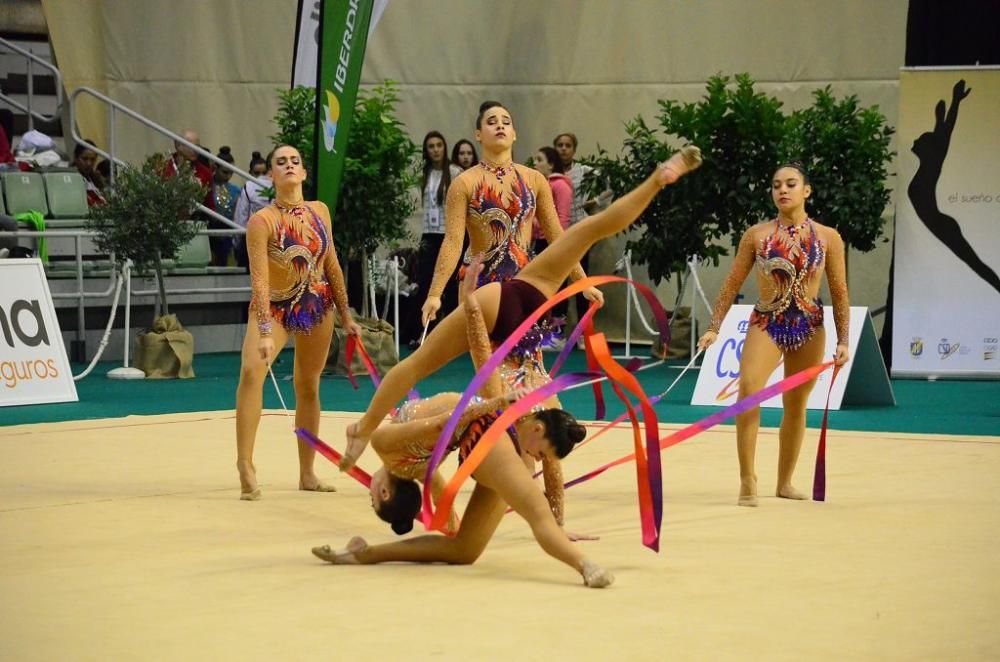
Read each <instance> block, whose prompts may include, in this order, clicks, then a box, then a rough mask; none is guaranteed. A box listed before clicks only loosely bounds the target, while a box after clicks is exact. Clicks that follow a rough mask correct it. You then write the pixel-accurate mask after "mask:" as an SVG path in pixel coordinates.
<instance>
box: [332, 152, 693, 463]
mask: <svg viewBox="0 0 1000 662" xmlns="http://www.w3.org/2000/svg"><path fill="white" fill-rule="evenodd" d="M699 165H701V152H700V151H699V150H698V148H697V147H694V146H693V145H692V146H688V147H685V148H683V149H682V150H681V151H680V152H677V153H676V154H674V155H673V156H672V157H671V158H670V159H669V160H668V161H666V162H664V163H663V164H661V165H660V166H659V167H657V169H656V170H655V171H654V172H653V173H652V174H651V175H650V176H649V177H648V178H647V179H646V180H645V181H644V182H643V183H642V184H640V185H639V186H637V187H636V188H635V189H633V190H632V191H630V192H629V193H628V194H627V195H625V196H623V197H621V198H620V199H618V200H617V201H615V202H614V204H612V205H611V206H610V207H608V208H607V209H605V210H604V211H602V212H600V213H598V214H595V215H593V216H589V217H587V218H586V219H585V220H583V221H581V222H580V223H577V224H576V225H574V226H572V227H571V228H569V229H568V230H567V231H566V232H564V233H563V235H562V236H561V237H560V238H559V239H558V240H557V241H555V242H553V243H552V244H551V245H550V246H549V247H548V248H546V249H545V250H544V251H542V252H541V253H540V254H539V255H538V256H537V257H535V259H533V260H532V261H531V262H529V263H528V264H527V265H526V266H525V267H524V268H523V269H521V271H520V272H518V274H517V275H516V276H515V277H514V278H513V279H512V280H509V281H507V282H503V283H488V284H487V285H484V286H483V287H480V288H479V289H477V290H476V291H475V293H474V294H472V296H475V298H476V299H477V304H478V305H479V306H480V307H481V308H482V311H483V318H484V321H485V324H486V329H487V331H488V333H489V338H490V340H491V341H492V342H502V341H503V340H505V339H506V338H507V337H508V336H509V335H510V334H511V333H512V332H513V331H514V330H515V329H516V328H517V327H518V325H519V324H520V323H521V322H522V321H524V319H525V318H526V317H528V316H529V315H530V314H531V313H532V312H533V311H534V310H535V309H537V308H538V307H539V306H541V305H542V304H543V303H545V301H546V300H547V299H550V298H552V297H553V296H555V294H556V293H557V291H558V290H559V288H560V287H561V286H562V283H563V281H564V280H566V277H567V276H568V275H569V273H570V271H571V270H572V269H573V268H574V267H576V265H577V263H578V262H579V260H580V256H581V255H583V254H584V253H585V252H586V251H587V250H589V249H590V247H591V246H593V245H594V244H595V243H597V242H598V241H600V240H601V239H604V238H605V237H609V236H611V235H613V234H615V233H617V232H621V231H622V230H624V229H625V228H627V227H628V226H629V225H631V224H632V222H634V221H635V219H637V218H638V217H639V215H640V214H641V213H642V211H643V210H644V209H645V208H646V207H647V206H648V205H649V203H650V202H651V201H652V200H653V198H654V197H655V196H656V194H657V193H659V191H660V189H662V188H663V187H664V186H666V185H668V184H672V183H674V182H675V181H677V180H678V179H679V178H680V177H681V176H683V175H684V174H686V173H687V172H689V171H691V170H693V169H695V168H697V167H698V166H699ZM463 305H464V304H460V305H459V307H458V308H457V309H456V310H455V311H453V312H452V313H451V314H449V315H448V316H447V317H446V318H444V319H443V320H442V321H441V322H440V323H439V324H438V325H437V326H436V327H435V328H434V330H433V331H432V332H431V333H430V334H429V335H428V336H427V339H426V340H425V341H424V343H423V344H422V345H421V346H420V347H419V348H418V349H417V350H416V351H415V352H413V354H411V355H410V356H408V357H407V358H406V359H404V360H403V361H401V362H400V363H398V364H396V365H395V366H393V368H392V369H391V370H389V372H388V373H386V375H385V378H384V379H383V380H382V383H381V384H380V385H379V387H378V389H377V390H376V391H375V395H374V397H373V398H372V401H371V403H370V404H369V406H368V410H367V411H366V412H365V414H364V416H362V418H361V420H360V421H358V422H357V423H354V424H351V425H350V426H348V428H347V442H348V443H347V448H346V452H345V454H344V461H343V463H342V465H341V469H347V468H349V467H350V466H352V465H353V463H354V462H356V461H357V459H358V457H359V456H360V455H361V453H362V452H363V451H364V448H365V446H366V445H367V443H368V439H369V437H370V436H371V434H372V432H374V431H375V428H377V427H378V426H379V424H380V423H382V421H383V419H384V418H385V417H386V415H387V414H388V413H389V411H390V410H391V409H392V408H393V406H394V405H395V404H396V403H397V402H399V401H400V400H402V399H403V397H405V395H406V393H407V392H408V391H409V390H410V389H411V388H412V387H413V386H414V385H415V384H416V383H417V382H418V381H420V380H421V379H423V378H424V377H426V376H427V375H429V374H431V373H433V372H434V371H436V370H437V369H439V368H440V367H441V366H443V365H445V364H446V363H448V362H449V361H451V360H452V359H454V358H456V357H457V356H460V355H461V354H464V353H465V352H467V351H468V350H469V342H468V338H467V336H466V315H465V311H464V310H462V306H463Z"/></svg>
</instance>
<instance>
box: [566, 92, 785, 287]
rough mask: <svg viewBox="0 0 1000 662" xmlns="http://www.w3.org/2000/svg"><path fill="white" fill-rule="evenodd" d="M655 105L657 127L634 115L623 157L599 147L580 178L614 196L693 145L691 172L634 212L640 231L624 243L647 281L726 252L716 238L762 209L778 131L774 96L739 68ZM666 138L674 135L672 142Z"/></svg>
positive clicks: (734, 232)
mask: <svg viewBox="0 0 1000 662" xmlns="http://www.w3.org/2000/svg"><path fill="white" fill-rule="evenodd" d="M659 104H660V114H659V117H658V120H659V125H660V128H658V129H653V128H650V127H649V125H648V124H647V123H646V121H645V120H644V119H643V118H642V117H637V118H635V119H634V120H632V121H631V122H628V123H627V124H626V125H625V128H626V132H627V133H628V138H626V140H625V144H624V148H623V152H624V155H623V156H619V157H611V156H609V155H608V153H607V152H605V151H604V150H603V149H601V150H599V153H598V157H597V158H595V159H589V160H587V161H585V162H587V163H588V164H589V165H592V166H594V168H595V172H594V173H592V175H591V177H589V178H588V181H586V182H585V186H587V187H588V192H589V193H591V194H593V193H596V192H598V191H599V190H600V189H602V188H604V187H605V186H610V187H611V190H612V191H613V192H614V193H615V195H616V196H617V195H622V194H624V193H625V192H626V191H628V190H629V189H631V188H632V187H634V186H636V185H637V184H638V183H639V182H640V181H642V179H644V178H645V176H646V175H647V174H648V173H649V172H650V171H651V170H652V169H653V168H654V167H655V166H656V164H658V163H660V162H661V161H663V160H665V159H666V158H668V157H669V155H670V154H671V153H672V152H674V151H676V149H677V148H679V147H680V146H681V145H682V144H684V143H693V144H695V145H697V146H698V147H699V148H701V151H702V156H703V157H704V164H703V165H702V167H701V169H699V171H698V174H697V175H696V176H694V177H685V178H683V179H682V180H680V182H678V184H677V185H676V186H671V187H670V188H669V189H668V190H667V191H665V192H664V194H662V195H660V196H657V198H656V199H655V200H654V201H653V203H652V204H651V205H650V206H649V208H647V210H646V211H645V212H644V213H643V214H642V216H640V217H639V221H638V223H637V225H638V226H640V227H643V228H644V229H645V232H644V233H643V234H642V235H641V236H640V237H639V238H638V239H635V240H630V241H629V242H628V245H627V246H628V248H629V249H630V250H631V251H632V255H633V256H634V257H635V259H636V261H637V262H638V263H639V264H646V265H647V266H648V269H649V275H650V278H652V279H653V281H654V282H660V281H662V280H669V279H670V276H671V275H672V274H673V273H677V272H681V271H683V270H684V269H685V268H686V265H687V260H688V258H689V257H690V256H692V255H694V256H697V257H698V258H700V259H710V260H712V262H713V263H714V264H716V265H717V264H718V263H719V258H720V257H721V256H723V255H727V254H728V250H727V249H726V247H725V246H722V245H719V243H718V240H720V239H722V238H723V237H726V236H731V237H733V241H734V242H738V241H739V237H740V235H741V234H742V232H743V230H744V229H745V228H746V227H747V226H748V225H751V224H753V223H755V222H756V221H757V220H759V219H760V218H763V217H764V216H766V215H767V214H768V213H769V211H768V205H769V204H770V197H769V196H768V195H767V194H766V191H768V190H769V188H770V181H771V174H772V173H771V169H772V168H773V167H774V164H775V163H776V162H777V161H778V158H779V154H780V153H781V151H780V147H781V138H782V134H783V132H784V130H785V117H784V115H783V114H782V113H781V102H780V101H778V100H777V99H775V98H773V97H769V96H766V95H764V94H762V93H759V92H757V91H756V90H755V89H754V81H753V79H752V78H750V76H749V75H747V74H739V75H737V76H736V77H735V79H731V78H730V77H728V76H721V75H719V76H713V77H712V78H710V79H709V80H708V83H707V85H706V94H705V96H704V98H702V100H701V101H698V102H697V103H683V104H682V103H678V102H676V101H670V100H666V101H664V100H661V101H660V102H659ZM667 136H673V137H674V144H671V143H669V142H668V141H667V140H666V137H667ZM734 245H735V244H734Z"/></svg>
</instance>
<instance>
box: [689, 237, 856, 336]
mask: <svg viewBox="0 0 1000 662" xmlns="http://www.w3.org/2000/svg"><path fill="white" fill-rule="evenodd" d="M755 266H756V272H757V285H758V288H759V290H760V299H759V300H758V301H757V303H756V305H755V306H754V309H753V313H752V314H751V316H750V323H751V324H753V325H755V326H757V327H758V328H760V329H761V330H763V331H765V332H766V333H767V335H768V336H770V338H771V340H772V341H774V344H776V345H777V346H778V347H779V348H781V350H782V351H793V350H795V349H798V348H799V347H801V346H802V345H804V344H805V343H806V342H808V341H809V340H810V339H811V338H812V337H813V335H814V334H815V333H816V329H818V328H821V327H822V326H823V302H822V301H821V300H820V298H819V296H818V295H819V287H820V282H821V280H822V276H823V272H824V271H825V272H826V276H827V282H828V284H829V286H830V297H831V299H832V303H833V318H834V325H835V327H836V329H837V342H838V343H839V344H847V342H848V330H849V323H850V303H849V301H848V295H847V279H846V276H845V265H844V242H843V240H842V239H841V238H840V235H839V234H837V232H836V231H835V230H833V228H829V227H826V226H823V225H820V224H819V223H816V222H814V221H812V220H811V219H806V220H805V221H804V222H803V223H800V224H798V225H785V224H782V223H780V222H779V221H777V220H775V221H773V222H768V223H761V224H760V225H757V226H755V227H752V228H750V229H749V230H747V231H746V233H745V234H744V235H743V238H742V239H741V240H740V246H739V249H738V250H737V253H736V260H735V261H734V262H733V268H732V270H731V271H730V272H729V276H728V277H727V278H726V281H725V282H724V283H723V285H722V289H721V290H720V292H719V297H718V299H717V300H716V302H715V308H714V314H713V315H712V322H711V324H710V326H709V330H710V331H715V332H718V331H719V328H720V327H721V325H722V320H723V319H725V317H726V313H727V312H729V307H730V306H731V305H732V303H733V301H734V299H735V297H736V295H737V293H738V292H739V290H740V287H742V285H743V281H744V280H746V277H747V276H748V275H749V273H750V271H751V269H753V268H754V267H755Z"/></svg>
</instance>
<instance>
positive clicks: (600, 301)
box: [581, 287, 604, 308]
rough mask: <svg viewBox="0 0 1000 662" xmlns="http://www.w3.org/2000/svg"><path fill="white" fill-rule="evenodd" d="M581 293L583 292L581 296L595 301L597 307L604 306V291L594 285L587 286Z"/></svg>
mask: <svg viewBox="0 0 1000 662" xmlns="http://www.w3.org/2000/svg"><path fill="white" fill-rule="evenodd" d="M581 294H583V298H584V299H586V300H587V301H593V302H596V303H597V307H598V308H601V307H602V306H604V292H601V291H600V290H599V289H597V288H596V287H588V288H587V289H585V290H584V291H583V292H581Z"/></svg>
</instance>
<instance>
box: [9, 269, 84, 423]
mask: <svg viewBox="0 0 1000 662" xmlns="http://www.w3.org/2000/svg"><path fill="white" fill-rule="evenodd" d="M77 399H78V398H77V394H76V386H75V384H74V383H73V375H72V373H71V372H70V366H69V361H68V360H67V358H66V350H65V348H64V347H63V342H62V333H61V332H60V330H59V322H58V320H57V319H56V314H55V308H54V307H53V305H52V296H51V294H50V293H49V286H48V282H47V281H46V280H45V272H44V271H43V269H42V263H41V261H40V260H37V259H28V260H0V406H7V405H22V404H34V403H43V402H75V401H76V400H77Z"/></svg>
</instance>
